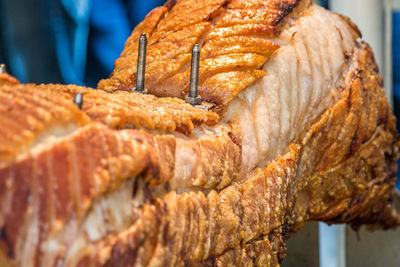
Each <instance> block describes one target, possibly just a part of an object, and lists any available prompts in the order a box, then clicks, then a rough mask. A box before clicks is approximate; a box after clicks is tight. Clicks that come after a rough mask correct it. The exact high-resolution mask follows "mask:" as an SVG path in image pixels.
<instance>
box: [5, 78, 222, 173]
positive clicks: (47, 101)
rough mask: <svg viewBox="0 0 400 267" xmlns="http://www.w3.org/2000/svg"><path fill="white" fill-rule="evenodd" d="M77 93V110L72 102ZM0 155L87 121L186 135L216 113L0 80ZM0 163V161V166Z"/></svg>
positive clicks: (151, 99) (211, 121)
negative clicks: (80, 97)
mask: <svg viewBox="0 0 400 267" xmlns="http://www.w3.org/2000/svg"><path fill="white" fill-rule="evenodd" d="M78 92H81V93H82V94H83V107H82V111H80V110H79V109H78V108H77V107H76V106H75V104H74V103H73V98H74V96H75V94H76V93H78ZM0 103H1V105H0V111H1V112H0V122H1V124H2V125H3V128H2V129H0V140H1V142H0V159H1V160H2V161H8V160H12V159H13V158H15V157H17V156H18V155H19V154H20V153H24V152H26V150H28V149H32V148H33V147H34V146H36V145H39V144H41V143H42V142H44V141H46V140H47V136H48V135H52V134H55V135H56V136H60V137H62V136H64V135H68V134H70V133H72V132H74V131H75V130H76V129H77V128H79V127H81V126H83V125H86V124H88V123H89V122H91V121H95V122H101V123H103V124H105V125H107V126H109V127H111V128H116V129H121V128H125V129H129V128H134V129H147V130H159V131H165V132H175V131H177V132H180V133H183V134H185V135H188V136H190V135H192V133H193V130H194V128H195V127H197V126H200V125H208V126H212V125H215V124H216V123H217V122H218V121H219V116H218V115H217V114H216V113H214V112H210V111H206V110H203V109H199V108H194V107H192V106H191V105H189V104H186V103H185V102H184V101H183V100H181V99H176V98H157V97H155V96H153V95H143V94H138V93H128V92H117V93H115V94H109V93H106V92H104V91H100V90H98V91H96V90H93V89H90V88H84V87H79V86H73V85H54V84H49V85H39V86H37V85H31V84H30V85H15V86H14V85H0ZM1 165H2V163H0V166H1Z"/></svg>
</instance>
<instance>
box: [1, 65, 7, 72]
mask: <svg viewBox="0 0 400 267" xmlns="http://www.w3.org/2000/svg"><path fill="white" fill-rule="evenodd" d="M5 73H7V70H6V65H4V64H0V74H5Z"/></svg>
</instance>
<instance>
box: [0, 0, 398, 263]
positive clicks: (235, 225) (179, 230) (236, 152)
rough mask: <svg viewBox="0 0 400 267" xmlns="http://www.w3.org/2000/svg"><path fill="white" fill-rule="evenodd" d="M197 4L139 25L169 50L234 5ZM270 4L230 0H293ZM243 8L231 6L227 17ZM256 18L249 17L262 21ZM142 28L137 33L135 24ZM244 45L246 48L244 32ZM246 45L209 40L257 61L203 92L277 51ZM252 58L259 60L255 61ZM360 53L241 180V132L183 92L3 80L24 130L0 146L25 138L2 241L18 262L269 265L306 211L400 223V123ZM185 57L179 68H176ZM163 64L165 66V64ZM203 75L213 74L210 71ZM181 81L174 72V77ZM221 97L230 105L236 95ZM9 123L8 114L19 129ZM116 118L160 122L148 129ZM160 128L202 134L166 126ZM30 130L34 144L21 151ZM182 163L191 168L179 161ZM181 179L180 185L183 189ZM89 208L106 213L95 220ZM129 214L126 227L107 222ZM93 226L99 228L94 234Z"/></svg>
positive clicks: (239, 76)
mask: <svg viewBox="0 0 400 267" xmlns="http://www.w3.org/2000/svg"><path fill="white" fill-rule="evenodd" d="M193 3H194V2H193V1H176V2H175V1H170V2H168V3H167V5H166V7H165V8H166V9H169V13H165V12H166V11H165V8H164V9H159V10H158V11H157V10H156V11H154V12H153V14H152V15H150V16H149V17H148V18H147V20H149V21H148V22H144V23H143V24H142V26H141V27H144V28H146V29H148V30H149V32H151V31H154V32H155V33H154V34H153V35H152V36H155V34H158V37H157V38H159V40H160V43H159V44H160V47H159V50H157V49H156V50H154V51H153V52H154V55H157V53H158V52H160V53H161V52H164V51H161V47H162V43H163V42H165V44H168V41H167V40H168V38H169V37H170V36H171V35H172V33H171V34H169V31H170V30H171V29H173V28H177V29H180V30H179V31H178V32H179V33H182V32H184V31H185V30H187V29H192V30H193V31H194V32H196V31H197V32H196V34H197V33H201V32H203V30H205V29H207V28H208V27H210V25H211V24H210V22H208V21H207V22H203V24H201V23H198V20H199V21H203V20H204V19H205V18H206V20H207V19H209V18H211V17H218V16H220V15H221V14H223V12H224V10H225V9H226V8H227V6H229V5H228V4H227V3H225V2H223V1H221V2H218V1H216V2H213V3H216V4H215V5H213V4H210V3H208V2H207V1H205V2H204V3H205V5H204V6H202V5H200V6H197V7H198V8H199V10H200V11H199V17H198V18H195V17H194V18H192V19H191V20H184V19H183V18H184V17H185V16H182V15H180V14H182V13H183V12H182V10H187V9H189V8H190V7H188V6H187V5H189V4H190V5H191V6H193ZM262 3H266V1H255V0H253V1H232V2H230V3H229V4H231V5H232V6H231V8H232V9H234V8H237V9H238V10H241V9H243V8H249V10H253V9H254V8H267V9H268V10H270V8H276V9H277V10H278V11H279V12H278V14H284V11H285V12H290V11H291V9H292V8H293V7H294V6H295V4H296V3H297V2H296V1H280V3H282V4H281V5H276V3H277V2H276V1H270V2H268V3H270V4H268V6H267V7H264V6H260V5H262ZM274 3H275V4H274ZM221 5H222V6H221ZM174 9H175V13H173V12H174ZM176 10H178V11H176ZM254 10H256V9H254ZM193 12H195V11H193ZM196 12H197V11H196ZM246 12H247V11H246ZM248 12H253V11H248ZM282 12H283V13H282ZM170 14H173V15H170ZM243 14H246V13H243V12H242V13H238V14H233V15H232V14H229V15H230V16H231V18H229V19H228V21H229V20H232V21H234V18H235V16H236V17H240V16H242V15H243ZM200 15H201V16H200ZM259 15H260V14H258V15H257V14H255V13H254V18H257V16H259ZM163 18H164V19H167V21H166V23H165V24H162V23H161V22H162V20H163ZM276 18H277V19H276V20H274V19H271V18H270V17H267V18H265V17H262V16H261V19H268V23H279V21H280V20H282V18H279V19H278V17H276ZM160 21H161V22H160ZM272 21H274V22H272ZM167 22H168V23H167ZM180 25H182V27H181V28H180ZM191 27H193V28H191ZM228 27H230V26H228ZM186 33H187V34H190V32H189V31H187V32H186ZM133 36H136V37H132V38H137V36H138V33H136V34H134V35H133ZM182 36H183V35H182ZM185 36H186V37H188V36H187V35H185ZM186 37H185V38H186ZM177 38H178V37H177ZM196 38H197V37H196ZM200 38H204V36H201V37H200ZM171 40H172V39H171ZM214 40H217V39H214ZM235 40H237V41H238V42H239V43H240V38H239V39H235ZM245 40H246V41H245V42H243V43H242V45H241V46H243V45H244V43H249V44H252V46H251V47H247V48H246V49H245V51H250V50H251V53H247V54H244V53H236V54H235V53H231V52H230V51H229V53H227V52H226V51H224V47H225V46H224V42H220V41H219V40H217V41H216V42H215V43H214V45H216V46H218V47H219V48H221V49H220V50H221V54H218V56H216V57H215V54H214V52H213V49H212V48H210V49H208V48H207V47H206V48H207V49H208V50H207V49H206V50H207V51H208V52H207V53H209V54H208V55H209V56H210V57H211V58H212V59H215V58H218V57H220V58H221V60H222V61H225V62H226V61H229V60H232V62H236V63H238V62H239V63H241V64H242V65H241V67H240V69H243V68H244V66H248V67H249V70H246V71H237V70H234V71H231V70H230V68H232V66H233V65H234V64H231V65H230V64H226V66H225V65H222V64H219V63H218V62H215V61H212V60H210V61H209V65H206V66H208V67H207V68H208V69H209V70H213V71H215V73H218V70H223V72H224V75H223V74H218V75H221V77H219V76H218V77H217V78H215V76H212V77H214V80H211V81H212V82H210V83H209V84H208V86H209V88H208V89H207V88H206V89H204V88H205V87H204V86H203V87H201V88H203V89H201V90H210V92H211V91H212V89H211V88H215V87H214V86H217V85H219V86H224V84H223V83H221V82H220V81H221V80H220V79H229V80H230V81H232V83H231V84H227V85H226V86H227V87H226V88H228V87H229V86H230V87H229V90H231V91H232V92H236V91H237V90H238V89H237V88H235V85H238V84H241V85H240V86H239V87H243V88H245V87H247V86H248V84H251V83H252V82H254V80H255V79H256V77H258V76H257V75H263V73H262V72H260V71H259V70H251V68H252V65H251V64H254V66H255V65H258V64H260V62H261V59H260V57H266V56H269V55H270V53H271V51H272V50H269V47H270V44H266V46H267V49H266V50H263V49H260V46H264V43H263V44H260V43H258V41H257V42H256V41H255V42H251V41H250V42H248V41H249V40H248V39H245ZM154 44H156V43H154ZM170 45H172V46H173V45H174V44H173V42H172V43H170ZM259 45H260V46H259ZM241 46H240V47H241ZM227 49H228V48H227ZM252 49H254V50H252ZM228 50H229V49H228ZM207 53H206V55H207ZM128 54H129V53H128ZM243 55H245V56H244V57H246V56H249V55H250V56H249V58H253V59H259V60H258V61H257V60H254V62H246V60H244V61H243ZM128 56H129V55H128ZM158 56H161V57H162V56H163V55H162V54H161V55H158ZM164 56H165V55H164ZM178 57H179V56H178ZM184 57H187V55H184ZM352 58H353V59H355V61H354V62H347V63H349V65H351V68H349V69H350V70H349V71H348V73H345V77H344V88H342V89H341V90H340V96H337V98H338V101H337V102H335V103H334V105H333V106H332V107H331V108H329V109H327V110H325V111H324V113H323V114H321V115H320V116H318V118H317V120H316V121H310V127H307V128H306V129H304V132H303V134H302V135H300V136H301V138H300V139H297V140H294V141H293V143H292V144H290V145H289V146H288V147H287V149H286V150H285V152H282V153H281V154H280V155H278V157H277V158H276V159H275V160H273V161H271V162H269V163H268V164H267V166H265V167H264V168H257V169H255V170H252V171H251V172H250V173H247V174H246V175H245V176H244V177H238V176H239V173H240V172H241V165H242V163H243V162H242V160H241V153H242V135H241V134H242V133H241V132H240V130H238V129H236V127H235V124H234V122H232V123H231V124H228V125H226V124H225V123H220V124H217V122H218V120H219V117H218V115H216V114H215V113H212V112H207V111H202V110H200V109H196V108H193V107H191V106H190V105H187V104H185V103H184V102H183V101H182V100H179V99H172V98H165V99H158V98H156V97H154V96H150V95H139V94H134V93H127V92H117V93H114V94H109V93H106V92H104V91H100V90H98V91H93V90H92V89H86V88H82V87H76V86H58V85H47V86H45V85H42V86H33V85H26V86H23V85H18V86H1V87H0V101H3V102H2V103H7V101H8V102H10V103H11V104H9V106H6V107H8V108H6V109H5V111H6V112H8V113H5V114H7V115H8V116H9V117H10V118H14V119H15V120H16V121H18V122H21V126H20V128H21V131H20V133H21V134H19V132H18V131H17V130H18V129H19V128H11V130H12V132H15V133H17V134H16V135H15V136H16V137H14V136H11V135H6V134H3V135H2V136H1V135H0V137H2V138H4V139H5V140H6V141H5V142H1V143H0V144H2V145H4V144H9V142H8V141H7V140H8V139H6V138H9V139H10V140H14V139H12V138H15V140H16V141H15V144H14V143H12V144H13V146H11V147H12V148H13V149H14V151H15V152H14V154H13V153H10V152H6V153H5V154H4V155H6V156H7V157H8V158H7V159H8V160H7V161H4V160H2V161H1V165H0V178H1V179H3V183H0V226H1V229H0V230H1V235H0V248H1V250H2V251H3V252H5V254H7V257H8V259H10V260H11V261H15V263H16V264H17V265H18V264H19V265H23V261H24V260H25V261H26V260H31V262H32V263H33V264H37V265H39V264H42V265H45V263H48V265H55V264H56V263H57V264H59V265H63V264H65V265H69V264H71V265H78V266H79V265H81V266H88V265H105V266H115V265H123V266H127V265H149V266H196V265H201V264H203V265H217V266H226V265H233V266H234V265H243V264H245V263H252V264H254V265H260V266H268V265H276V264H277V263H278V262H279V261H280V260H281V259H282V258H283V256H284V254H285V245H284V242H285V241H286V239H287V238H288V237H289V236H290V234H292V233H293V232H294V231H296V230H297V229H299V228H300V227H301V226H302V225H303V224H304V223H305V222H307V221H309V220H322V221H326V222H329V223H350V224H351V225H352V226H353V227H359V226H360V225H361V224H365V223H367V224H375V223H380V224H381V225H382V226H383V227H394V226H397V225H398V224H399V223H400V217H399V215H398V214H397V213H396V212H394V210H392V209H390V208H389V207H388V205H389V204H390V201H391V198H392V197H393V194H394V191H393V188H394V184H395V173H396V170H397V166H396V163H395V162H396V160H397V159H398V148H399V141H398V140H399V139H398V135H397V132H396V129H395V118H394V116H393V114H392V113H391V111H390V108H389V105H388V103H387V100H386V98H385V94H384V90H383V88H382V78H381V76H379V74H378V69H377V65H376V63H375V61H374V58H373V53H372V51H371V49H370V48H369V46H368V45H366V44H357V47H356V49H355V52H354V56H353V57H352ZM150 59H151V57H150ZM185 60H186V59H185ZM185 60H183V61H180V59H179V60H177V61H176V62H175V63H176V65H177V66H180V64H182V62H186V61H185ZM207 60H209V59H204V61H207ZM235 60H236V61H235ZM121 62H122V61H121ZM125 63H129V61H126V62H125ZM228 63H229V62H228ZM121 64H122V63H121ZM157 64H159V63H157ZM165 64H166V65H165V66H166V68H168V64H169V63H168V60H166V61H165ZM218 64H219V65H218ZM246 64H247V65H246ZM154 66H156V65H154ZM157 66H159V65H157ZM210 73H212V74H214V72H211V71H210ZM203 75H205V76H202V77H203V78H204V77H206V78H204V79H206V81H209V80H210V79H212V77H211V78H209V79H208V76H207V75H206V74H203ZM173 77H175V76H171V77H170V78H168V79H170V80H169V82H171V84H173V83H175V81H174V80H173V79H174V78H173ZM176 77H178V78H179V75H178V76H176ZM178 78H176V79H178ZM168 79H167V80H168ZM167 80H166V81H167ZM178 80H179V79H178ZM178 82H179V81H178ZM160 90H161V89H160ZM235 90H236V91H235ZM78 91H81V92H82V93H83V95H84V106H83V111H80V110H79V109H78V108H77V107H76V106H75V105H74V104H73V103H72V98H73V96H74V95H75V94H76V93H77V92H78ZM218 94H221V92H218ZM31 96H32V97H31ZM221 97H222V98H224V99H225V100H227V99H229V97H232V94H230V93H228V94H227V95H225V96H224V94H221ZM225 100H224V101H225ZM221 103H225V102H223V101H222V102H221ZM14 109H16V110H15V111H13V110H14ZM48 110H51V111H48ZM12 112H15V114H14V113H12ZM165 113H167V115H165ZM25 114H27V115H28V116H23V115H25ZM10 118H8V117H7V116H1V115H0V119H2V120H4V121H7V122H8V123H9V124H10V125H11V126H13V125H14V127H17V126H18V125H17V124H16V123H14V124H13V120H11V119H10ZM7 119H8V120H7ZM53 120H56V121H53ZM56 122H57V123H60V122H62V123H64V124H65V123H72V124H74V126H75V128H73V129H72V130H70V131H64V132H63V134H61V136H59V137H58V138H55V139H53V138H48V136H42V138H38V136H39V132H40V131H41V130H40V129H51V126H54V125H56ZM99 122H101V123H99ZM173 124H174V125H175V126H171V125H173ZM15 125H16V126H15ZM190 125H191V126H190ZM194 125H196V126H197V127H196V128H197V129H195V130H194V127H195V126H194ZM204 125H210V126H214V127H206V126H204ZM201 126H204V127H201ZM35 127H36V128H35ZM121 127H130V128H139V127H143V128H145V129H147V130H153V129H157V130H161V131H153V132H152V134H150V133H148V132H145V131H144V130H132V129H129V130H119V129H118V128H121ZM169 127H171V128H169ZM185 127H186V128H185ZM112 128H116V129H112ZM182 129H186V130H182ZM24 130H26V131H24ZM163 130H170V131H174V130H178V131H181V132H183V133H186V134H188V135H189V134H190V133H192V132H193V133H194V134H193V136H191V137H188V136H184V135H182V134H179V133H174V135H168V134H167V133H166V132H165V131H163ZM0 133H2V132H1V129H0ZM55 135H57V134H55ZM27 136H28V137H29V138H32V139H35V141H36V142H34V143H32V144H31V147H30V148H29V149H27V150H26V151H25V150H23V149H22V147H27V143H29V142H28V141H29V140H30V139H29V138H28V137H27ZM32 136H33V137H32ZM27 140H28V141H27ZM18 142H19V143H18ZM182 150H184V152H185V153H186V154H185V153H182ZM179 151H180V152H179ZM7 153H8V154H7ZM10 159H11V160H10ZM178 159H180V160H181V161H180V162H178ZM193 159H195V160H193ZM191 160H193V161H191ZM244 160H246V159H244ZM178 163H180V164H181V165H179V164H178ZM182 166H184V167H188V166H192V168H189V167H188V168H187V169H182V168H181V169H179V168H180V167H182ZM178 170H180V171H181V173H179V172H178ZM186 172H190V174H189V175H186ZM185 175H186V176H187V178H188V179H187V180H185V181H184V186H181V187H179V186H176V187H174V182H175V183H176V184H178V183H179V178H182V177H181V176H185ZM128 182H131V185H132V187H129V183H128ZM181 182H182V181H181ZM185 182H186V183H185ZM121 188H122V189H124V188H125V189H127V190H128V194H127V199H124V200H126V201H127V203H125V201H124V203H121V202H118V204H119V205H118V204H117V205H116V204H115V202H111V203H112V204H110V203H109V202H107V201H110V199H111V200H113V199H112V197H113V196H114V197H115V195H113V193H118V194H117V196H120V195H121V194H122V193H121V192H120V191H119V190H120V189H121ZM117 200H119V199H118V198H117ZM114 201H115V199H114ZM124 204H128V209H127V211H126V210H124V212H126V214H117V216H115V217H112V216H111V217H107V214H106V213H112V212H114V211H115V212H118V210H119V208H120V207H119V206H120V205H121V206H122V205H124ZM103 206H105V207H107V206H108V207H109V208H111V210H107V209H106V208H105V209H104V210H103V208H104V207H103ZM99 214H100V215H99ZM93 216H94V218H95V219H99V218H98V217H96V216H102V217H101V220H92V221H91V218H93ZM103 216H104V218H103ZM118 216H120V217H118ZM124 216H126V217H128V219H127V222H128V223H126V224H121V225H119V226H118V227H112V226H113V223H115V221H118V219H120V220H121V221H123V220H124ZM109 218H112V219H113V220H111V221H110V220H109ZM125 219H126V218H125ZM97 223H101V227H100V228H101V229H100V230H99V232H96V230H98V229H97V228H96V226H98V225H97ZM85 227H86V228H85ZM74 230H76V231H74ZM91 231H93V232H91ZM102 231H103V232H102ZM35 234H36V235H35ZM49 245H52V247H51V248H49ZM52 253H54V254H52ZM51 254H52V255H51ZM52 256H53V257H54V258H53V261H52V258H51V257H52ZM0 257H1V256H0ZM29 257H31V258H29ZM46 260H48V261H46Z"/></svg>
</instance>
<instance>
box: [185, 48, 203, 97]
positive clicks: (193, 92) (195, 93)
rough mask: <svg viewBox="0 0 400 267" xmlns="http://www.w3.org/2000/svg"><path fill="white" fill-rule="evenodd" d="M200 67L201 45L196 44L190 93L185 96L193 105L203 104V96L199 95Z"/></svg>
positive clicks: (193, 53)
mask: <svg viewBox="0 0 400 267" xmlns="http://www.w3.org/2000/svg"><path fill="white" fill-rule="evenodd" d="M199 69H200V46H199V45H198V44H195V45H194V46H193V49H192V62H191V69H190V87H189V95H188V96H186V97H185V101H186V102H187V103H189V104H192V105H200V104H201V97H199Z"/></svg>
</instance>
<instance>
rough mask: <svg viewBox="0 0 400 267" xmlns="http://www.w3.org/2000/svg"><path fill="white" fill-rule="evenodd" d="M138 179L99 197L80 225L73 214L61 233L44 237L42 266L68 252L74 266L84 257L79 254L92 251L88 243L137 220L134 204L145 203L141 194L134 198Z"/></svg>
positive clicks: (67, 261) (67, 260)
mask: <svg viewBox="0 0 400 267" xmlns="http://www.w3.org/2000/svg"><path fill="white" fill-rule="evenodd" d="M135 179H136V178H132V179H128V180H127V181H125V182H124V183H123V184H122V185H121V186H120V187H119V188H118V189H117V190H116V191H114V192H112V193H110V194H107V195H104V196H102V197H101V198H98V199H96V200H95V201H94V203H93V205H92V209H91V210H90V211H89V213H88V214H87V216H86V218H85V219H84V220H83V222H82V223H81V224H80V225H79V226H78V225H77V222H76V219H75V218H74V217H72V218H71V219H70V220H69V222H68V223H67V225H65V227H64V230H63V231H62V232H60V233H58V234H57V235H53V236H50V238H48V239H47V240H45V241H44V242H43V243H42V244H41V252H42V253H43V255H44V257H43V262H42V266H52V264H51V263H54V262H55V261H56V260H57V258H58V257H59V256H62V255H65V254H66V256H65V259H66V265H67V266H69V265H68V264H72V263H73V264H72V265H71V266H75V265H74V264H76V263H77V262H71V261H74V259H80V258H81V257H79V256H78V257H77V255H80V254H82V256H83V255H84V254H85V253H88V252H89V251H88V250H87V249H88V247H87V246H88V243H93V242H96V241H99V240H101V239H103V238H104V236H106V235H107V234H110V233H115V232H118V231H120V230H121V229H124V228H126V227H128V226H129V225H131V224H132V223H133V221H134V212H132V211H133V209H134V207H135V206H140V205H142V204H143V196H142V195H141V194H136V195H135V197H134V198H132V192H133V185H134V181H135ZM138 191H140V190H138ZM31 228H32V227H31ZM31 247H32V248H34V246H31ZM67 248H68V250H67ZM62 258H64V256H62Z"/></svg>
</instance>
